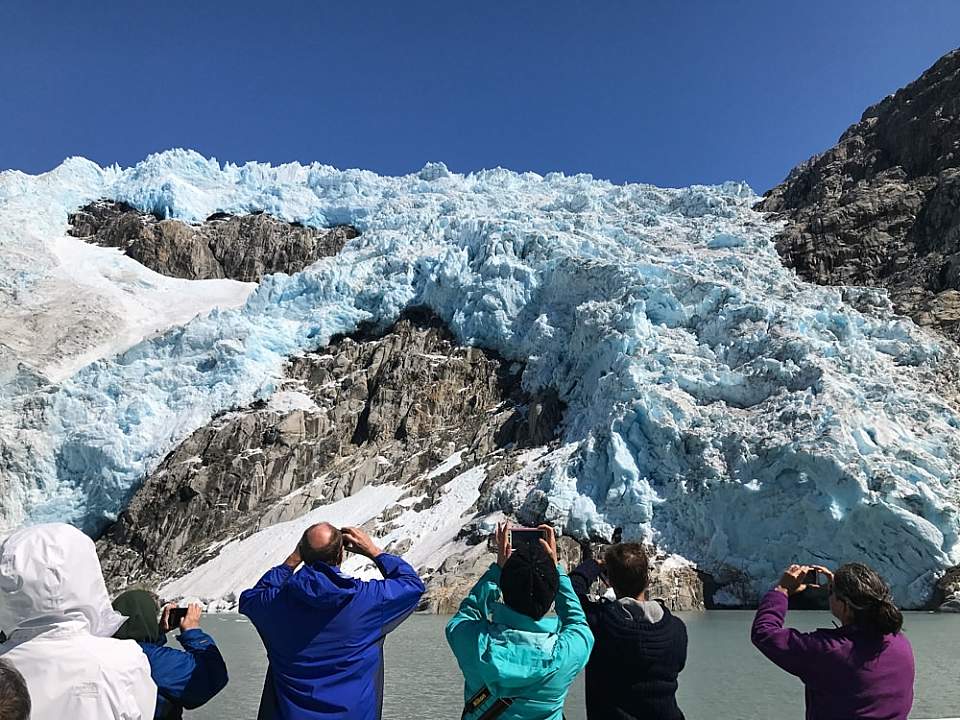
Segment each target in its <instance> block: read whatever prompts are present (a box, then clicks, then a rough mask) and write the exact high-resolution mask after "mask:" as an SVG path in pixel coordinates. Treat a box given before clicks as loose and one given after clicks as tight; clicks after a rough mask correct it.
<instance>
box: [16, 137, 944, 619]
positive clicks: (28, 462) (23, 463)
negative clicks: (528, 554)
mask: <svg viewBox="0 0 960 720" xmlns="http://www.w3.org/2000/svg"><path fill="white" fill-rule="evenodd" d="M98 197H109V198H112V199H116V200H122V201H126V202H128V203H130V204H131V205H133V206H135V207H137V208H139V209H141V210H144V211H148V212H154V213H157V214H160V215H162V216H165V217H175V218H178V219H182V220H185V221H189V222H199V221H202V220H203V219H204V218H206V217H208V216H209V215H211V214H213V213H215V212H230V213H243V212H252V211H261V210H262V211H266V212H269V213H272V214H274V215H276V216H278V217H280V218H282V219H285V220H289V221H298V222H302V223H304V224H307V225H313V226H318V227H320V226H329V225H333V224H351V225H353V226H355V227H357V228H358V229H359V230H360V231H361V235H360V236H359V237H358V238H356V239H354V240H352V241H351V242H350V243H348V245H347V246H346V247H345V248H344V250H343V251H342V252H341V253H340V254H339V255H338V256H336V257H333V258H325V259H323V260H321V261H319V262H318V263H316V264H314V265H313V266H311V267H309V268H307V269H306V270H304V271H303V272H300V273H297V274H295V275H292V276H287V275H273V276H268V277H267V278H265V279H264V281H263V282H262V283H261V284H260V285H259V286H258V287H256V288H255V289H253V288H252V287H245V288H239V287H232V288H228V287H224V288H221V291H220V292H221V297H219V299H208V301H207V305H206V306H204V305H203V303H202V302H200V301H199V300H197V301H196V302H192V303H187V304H186V306H185V308H184V310H183V312H182V313H181V314H180V315H178V316H176V317H173V316H171V317H167V318H165V319H164V320H163V322H162V323H159V325H161V326H160V327H157V328H155V330H156V332H154V333H153V334H150V333H147V332H143V329H144V328H142V327H139V326H138V327H136V328H129V327H127V328H124V329H123V330H122V331H119V330H115V329H111V328H109V327H108V328H106V329H105V328H103V327H100V324H99V323H98V322H96V321H95V319H96V318H98V317H99V318H108V317H109V318H111V322H122V321H123V317H122V316H123V313H117V312H116V311H115V310H112V311H111V308H109V307H105V304H107V305H109V303H105V301H104V300H103V298H104V297H105V296H104V295H102V294H101V295H100V296H97V295H96V293H93V294H89V303H88V304H87V305H82V306H81V310H80V311H79V312H80V314H81V315H84V316H85V317H87V320H86V321H85V323H84V324H83V325H82V327H78V328H77V330H76V332H72V330H71V327H72V326H71V325H70V324H69V323H66V324H64V323H63V322H60V323H59V324H57V323H53V324H52V325H47V326H44V327H53V326H55V327H56V331H57V332H58V333H61V335H62V337H63V339H64V343H59V344H58V352H59V353H60V354H54V355H50V354H49V353H47V354H44V353H40V352H35V351H34V349H33V348H32V347H31V346H30V345H29V342H27V340H28V338H26V336H25V335H23V333H21V335H22V336H18V335H17V332H20V331H19V330H18V329H17V327H16V326H15V325H14V323H7V325H6V327H5V328H4V333H5V336H6V335H7V333H8V329H9V333H10V337H12V338H14V339H15V340H17V342H12V341H8V340H7V338H6V337H5V338H4V340H3V341H0V381H2V389H0V411H2V415H3V417H2V420H0V458H3V461H2V466H0V474H2V475H0V489H2V490H3V495H2V498H3V499H2V507H0V530H2V529H3V528H7V529H9V528H12V527H16V526H19V525H21V524H23V523H28V522H39V521H46V520H54V519H56V520H66V521H69V522H73V523H75V524H77V525H79V526H81V527H83V528H84V529H86V530H87V531H89V532H91V533H96V532H97V531H98V530H99V529H100V528H102V527H103V526H104V524H106V523H107V522H109V521H110V520H111V519H113V518H115V517H116V514H117V513H118V512H119V511H120V510H121V509H122V508H123V506H124V504H125V502H126V501H127V500H128V499H129V497H130V495H131V494H132V493H133V492H134V491H135V489H136V487H137V485H138V483H139V482H140V480H141V478H142V477H143V476H144V474H145V473H148V472H150V471H151V469H153V468H154V467H155V466H156V465H157V463H158V462H159V461H160V460H161V459H162V457H163V456H164V455H165V454H166V453H167V452H168V451H169V450H170V449H172V448H173V447H174V446H175V445H176V444H177V443H178V442H180V441H181V440H182V439H183V438H185V437H186V436H187V435H188V434H189V433H190V432H192V431H193V430H195V429H196V428H198V427H200V426H201V425H202V424H204V423H205V422H207V421H208V420H209V419H210V418H211V417H212V416H214V415H215V414H217V413H220V412H223V411H225V410H228V409H230V408H233V407H237V406H242V405H245V404H248V403H250V402H251V401H253V400H254V399H257V398H268V397H269V396H270V395H271V394H272V392H273V391H274V389H275V388H276V387H277V382H278V379H279V377H280V374H281V369H282V366H283V362H284V360H285V358H287V357H289V356H290V355H292V354H294V353H297V352H301V351H304V350H312V349H316V348H319V347H322V346H324V345H325V344H327V343H328V342H329V341H330V339H331V338H332V337H333V336H335V335H337V334H340V333H349V332H352V331H354V330H355V329H356V328H357V327H358V325H359V324H360V323H361V322H369V323H374V324H375V325H377V326H380V327H385V326H387V325H389V324H390V323H391V322H393V321H394V320H395V319H396V318H397V317H398V315H399V314H400V313H401V311H402V310H403V309H404V308H406V307H409V306H412V305H423V306H428V307H429V308H431V309H432V310H433V311H434V312H435V313H436V314H437V315H439V316H440V317H441V318H443V319H444V320H445V321H446V322H447V323H448V325H449V326H450V328H451V329H452V330H453V332H454V333H455V334H456V336H457V337H458V339H459V340H460V341H461V342H463V343H467V344H473V345H479V346H482V347H485V348H488V349H491V350H495V351H496V352H498V353H500V354H501V355H502V356H504V357H506V358H511V359H516V360H519V361H523V362H525V364H526V365H525V370H524V375H523V383H524V387H525V388H526V389H528V390H530V391H531V392H533V391H536V390H538V389H543V388H554V389H555V390H556V391H557V392H558V393H559V395H560V397H561V398H562V399H563V401H564V402H565V403H566V406H567V410H566V413H565V416H564V424H563V433H562V441H563V447H562V448H561V450H560V451H558V452H555V453H552V454H550V455H548V456H547V457H546V460H545V459H544V458H541V459H540V460H539V461H538V462H539V463H540V465H542V467H541V468H540V469H538V471H537V473H535V474H531V473H521V474H520V475H518V476H516V477H511V478H507V479H505V480H504V481H502V483H501V486H500V487H499V488H498V490H497V493H498V496H497V501H498V502H499V503H500V504H501V505H504V504H505V505H506V506H509V507H511V508H513V509H514V510H515V511H517V512H519V513H520V514H521V515H523V514H524V513H527V514H536V515H538V516H539V517H544V518H545V519H547V520H549V521H550V522H553V523H555V524H556V525H558V526H559V527H561V528H563V531H564V532H567V533H572V534H576V535H580V536H584V535H591V534H592V535H601V536H609V534H610V533H611V531H612V529H613V528H614V527H616V526H621V527H623V528H624V530H625V533H624V534H625V536H626V537H643V538H645V539H647V540H650V541H652V542H655V543H657V544H658V545H659V546H660V547H662V548H664V549H666V550H667V551H669V552H671V553H676V554H678V555H681V556H683V557H686V558H689V559H690V560H692V561H694V562H696V563H697V564H698V565H699V566H700V567H701V568H703V569H704V570H706V571H708V572H711V573H714V574H716V575H717V576H719V577H731V578H735V577H742V578H744V579H745V582H746V583H747V584H748V585H750V586H751V587H752V588H753V591H754V592H756V591H759V590H760V589H761V588H762V587H764V586H765V585H766V584H768V583H769V582H771V581H772V580H773V579H774V578H775V577H776V575H777V573H778V572H779V570H780V569H781V568H782V567H783V566H784V565H786V564H788V563H790V562H794V561H805V560H809V561H818V562H822V563H824V564H828V565H833V564H838V563H841V562H844V561H849V560H854V559H857V560H862V561H865V562H868V563H870V564H872V565H874V566H876V567H877V568H879V569H880V570H881V572H883V573H884V574H885V576H886V577H887V578H888V579H889V580H890V582H891V584H892V586H893V588H894V590H895V593H896V596H897V599H898V601H900V602H901V603H904V604H905V605H908V606H910V605H912V606H918V605H921V604H922V603H924V602H925V601H926V600H927V598H928V597H929V594H930V591H931V588H932V585H933V582H934V580H935V578H936V577H937V575H938V574H939V573H941V572H942V571H943V569H944V568H945V567H947V566H949V565H953V564H957V563H960V542H958V533H960V511H958V508H960V479H958V468H960V434H958V428H960V413H958V411H957V409H956V408H955V407H954V406H952V405H951V404H950V403H948V402H947V401H946V400H945V399H944V397H943V396H942V394H941V393H940V390H941V388H942V387H943V386H944V385H945V384H947V383H948V382H951V381H952V382H955V381H956V377H957V376H958V367H960V364H958V356H957V351H956V349H955V348H954V347H953V346H952V345H951V344H950V343H949V342H947V341H944V340H941V339H939V338H937V337H936V336H934V335H932V334H930V333H928V332H926V331H924V330H922V329H919V328H917V327H916V326H915V325H914V324H913V323H912V322H911V321H909V320H907V319H904V318H902V317H899V316H897V315H895V314H894V312H893V310H892V307H891V305H890V303H889V300H888V299H887V297H886V295H885V294H884V293H883V292H882V291H880V290H876V289H871V288H831V287H819V286H815V285H811V284H808V283H805V282H802V281H800V280H799V279H798V278H797V277H796V275H795V274H794V273H793V272H792V271H791V270H788V269H786V268H784V266H783V265H782V263H781V261H780V258H779V256H778V255H777V252H776V249H775V247H774V246H773V243H772V242H771V238H772V236H773V235H774V233H775V232H776V231H777V228H778V226H777V225H776V224H775V223H772V222H768V221H767V220H765V218H764V217H763V216H762V215H761V214H759V213H757V212H755V211H753V210H752V209H751V206H752V205H753V204H754V203H755V202H756V200H757V198H756V196H755V195H754V193H753V192H752V191H751V189H750V188H749V187H747V186H746V185H745V184H743V183H736V182H730V183H725V184H723V185H719V186H692V187H688V188H679V189H664V188H657V187H653V186H650V185H642V184H627V185H615V184H611V183H609V182H606V181H602V180H597V179H595V178H593V177H591V176H589V175H575V176H565V175H563V174H559V173H552V174H548V175H545V176H541V175H538V174H535V173H515V172H511V171H508V170H503V169H495V170H486V171H481V172H476V173H471V174H467V175H461V174H457V173H453V172H450V171H449V170H448V169H447V168H446V167H445V166H444V165H443V164H441V163H432V164H428V165H427V166H425V167H424V168H423V169H422V170H420V171H419V172H417V173H413V174H410V175H406V176H402V177H383V176H379V175H377V174H375V173H372V172H368V171H363V170H345V171H341V170H337V169H335V168H332V167H329V166H325V165H320V164H312V165H307V166H302V165H300V164H287V165H280V166H277V167H273V166H270V165H266V164H262V163H248V164H246V165H242V166H238V165H232V164H226V165H221V164H220V163H218V162H217V161H216V160H213V159H207V158H204V157H203V156H201V155H199V154H197V153H195V152H192V151H186V150H172V151H167V152H164V153H160V154H157V155H152V156H150V157H149V158H147V159H146V160H145V161H143V162H141V163H139V164H138V165H136V166H134V167H132V168H127V169H122V168H119V167H109V168H100V167H98V166H97V165H95V164H94V163H92V162H90V161H87V160H83V159H80V158H73V159H70V160H67V161H66V162H64V164H63V165H61V166H60V167H59V168H57V169H55V170H53V171H51V172H50V173H46V174H44V175H39V176H28V175H24V174H23V173H17V172H5V173H2V174H0V302H2V303H3V309H4V313H3V315H4V316H5V317H8V318H9V317H13V316H14V315H15V313H14V309H15V308H16V307H18V306H19V305H25V306H27V307H42V308H44V309H45V311H46V312H48V314H49V316H50V317H51V318H54V319H56V318H59V317H61V316H63V317H73V316H76V315H77V312H78V311H77V310H76V307H72V308H71V307H68V303H66V302H65V301H59V304H58V302H54V301H53V300H50V297H51V293H52V290H51V287H53V286H55V285H56V282H53V281H52V280H51V277H53V276H54V275H55V272H54V271H53V270H52V268H55V267H56V266H57V264H56V262H55V260H56V255H57V253H58V252H59V253H61V255H62V254H63V253H64V252H66V251H65V250H64V244H65V243H80V241H78V240H75V239H73V238H67V237H66V236H65V234H66V221H67V214H68V213H70V212H72V211H74V210H75V209H76V208H77V207H79V206H80V205H82V204H83V203H85V202H89V201H91V200H94V199H96V198H98ZM88 252H89V253H91V254H94V255H96V257H97V260H96V262H100V263H102V264H103V263H106V264H108V265H109V264H110V263H118V264H122V263H123V262H124V261H126V260H128V259H127V258H121V257H120V256H119V255H118V253H117V252H116V251H113V250H110V249H105V248H91V249H90V250H89V251H88ZM107 253H112V254H111V255H109V256H108V255H107ZM68 256H69V257H75V256H76V255H75V253H74V254H70V253H68ZM43 258H47V259H48V260H49V259H50V258H54V260H50V261H49V262H47V261H45V260H44V259H43ZM88 261H89V262H91V263H92V262H94V259H93V258H92V255H91V258H90V259H89V260H88ZM130 262H132V261H130ZM60 266H61V267H62V262H61V265H60ZM78 272H81V273H82V272H83V270H82V268H81V270H80V271H78ZM131 272H133V270H130V269H129V268H126V269H125V270H124V273H125V274H124V277H127V276H129V273H131ZM137 277H138V279H137V281H136V282H135V283H132V284H131V289H130V292H129V293H127V295H129V296H132V297H138V298H139V297H140V295H139V294H138V293H140V292H141V290H140V289H139V288H140V286H141V285H142V284H143V283H144V282H146V281H145V280H144V279H143V278H142V277H140V276H137ZM151 282H154V283H160V282H161V281H160V280H159V279H154V280H152V281H151ZM177 282H180V283H184V285H182V286H179V287H180V288H181V289H180V290H179V291H178V290H177V289H175V288H174V287H173V286H171V287H170V288H168V289H167V290H168V291H163V289H161V295H164V294H165V295H166V296H168V297H172V296H174V295H175V294H176V293H177V292H187V287H188V286H190V285H189V284H190V283H196V282H211V281H177ZM227 282H229V281H227ZM147 284H149V283H147ZM190 287H193V286H190ZM104 292H106V291H104ZM190 292H194V291H190ZM205 292H206V291H205ZM210 292H213V290H212V287H211V288H210ZM214 294H215V293H214ZM212 297H213V296H212V295H211V296H208V298H212ZM851 300H854V301H855V302H851ZM241 303H242V304H241ZM854 306H856V307H854ZM211 308H213V309H211ZM857 308H859V309H857ZM8 311H9V312H8ZM69 312H72V313H74V315H73V316H69V315H66V313H69ZM97 313H100V314H99V315H98V314H97ZM111 313H112V314H111ZM194 313H199V314H196V316H195V317H193V314H194ZM183 315H188V316H187V317H184V316H183ZM90 318H93V319H94V321H91V320H90ZM118 318H119V320H118ZM108 324H109V323H108ZM85 333H86V335H89V337H87V338H86V339H84V337H85V336H84V334H85ZM141 337H142V338H143V339H141ZM67 340H70V341H72V342H73V343H74V344H75V345H76V348H75V349H71V348H72V346H70V345H69V343H67V342H66V341H67Z"/></svg>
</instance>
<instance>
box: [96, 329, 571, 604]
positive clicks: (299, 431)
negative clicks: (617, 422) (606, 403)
mask: <svg viewBox="0 0 960 720" xmlns="http://www.w3.org/2000/svg"><path fill="white" fill-rule="evenodd" d="M522 369H523V366H522V365H521V364H518V363H511V362H509V361H504V360H503V359H501V358H499V357H496V356H494V355H491V354H488V353H485V352H484V351H482V350H480V349H477V348H472V347H463V346H459V345H456V344H455V343H454V341H453V337H452V335H451V334H450V332H449V331H448V330H447V328H446V327H445V326H444V325H443V324H442V323H441V322H440V321H439V320H438V319H437V318H436V317H434V316H432V315H430V314H429V313H426V312H423V311H411V312H408V313H406V314H405V316H404V317H402V318H401V319H400V320H399V321H398V322H397V323H396V324H395V325H394V326H393V327H392V328H390V330H389V331H388V332H387V333H386V334H382V335H379V336H374V335H371V334H370V333H368V332H365V331H361V332H358V333H357V334H355V335H354V336H351V337H340V338H335V339H334V340H333V341H332V342H331V344H330V346H328V347H327V348H324V349H323V350H322V351H319V352H317V353H313V354H309V355H304V356H302V357H296V358H293V359H292V360H291V361H290V364H289V367H288V369H287V378H288V379H287V382H286V385H285V386H284V389H285V390H287V391H288V396H290V391H296V395H295V396H294V397H296V398H298V399H299V404H298V405H297V406H296V407H290V406H286V407H284V406H278V405H276V404H275V403H274V400H275V399H276V398H274V400H271V403H262V402H261V403H258V404H255V405H254V406H252V407H248V408H245V409H242V410H238V411H235V412H230V413H227V414H225V415H223V416H221V417H218V418H216V419H214V420H213V421H212V422H211V423H210V424H208V425H207V426H206V427H204V428H201V429H200V430H198V431H196V432H195V433H194V434H193V435H191V436H190V437H189V438H188V439H187V440H185V441H184V442H183V443H182V444H181V445H180V446H179V447H178V448H177V449H176V450H174V451H173V452H172V453H171V454H170V455H169V456H168V457H167V458H166V459H165V460H164V461H163V463H162V464H161V465H160V467H159V468H158V469H157V470H156V471H155V472H154V473H153V474H152V475H151V476H150V477H148V478H147V479H146V482H145V483H144V485H143V487H142V488H141V489H140V490H139V491H138V492H137V493H136V495H135V496H134V498H133V499H132V501H131V502H130V504H129V506H128V507H127V509H126V510H125V511H124V512H123V514H122V515H121V516H120V518H119V520H118V521H117V522H116V523H115V524H114V525H113V526H112V527H111V528H110V529H109V530H108V531H107V533H106V535H105V536H104V537H102V538H101V539H100V540H99V542H98V550H99V552H100V557H101V561H102V564H103V568H104V573H105V575H106V576H107V578H108V584H109V585H110V587H111V588H113V589H121V588H123V587H126V586H128V585H130V584H131V583H138V584H145V585H147V586H156V585H158V584H159V583H160V582H161V581H167V580H170V579H172V578H174V577H176V576H177V575H178V574H182V573H185V572H187V571H189V570H190V569H192V568H193V567H196V566H197V565H199V564H200V563H202V562H203V561H205V560H207V559H209V557H212V556H214V555H215V554H216V552H217V549H216V548H217V547H218V546H217V545H216V543H218V542H222V541H225V540H228V539H234V538H240V537H244V536H246V535H248V534H250V533H251V532H254V531H256V530H257V529H260V528H262V527H267V526H269V525H273V524H275V523H277V522H282V521H284V520H289V519H292V518H296V517H299V516H301V515H303V514H304V513H306V512H308V511H310V510H312V509H313V508H314V507H317V506H320V505H323V504H326V503H329V502H333V501H336V500H339V499H341V498H343V497H346V496H349V495H352V494H353V493H355V492H357V491H358V490H360V489H361V488H362V487H364V486H365V485H369V484H380V483H386V482H390V483H397V484H402V485H405V486H407V487H408V488H409V494H410V496H414V495H415V496H421V495H423V496H425V497H424V499H422V500H420V501H419V502H420V503H421V504H423V503H425V504H426V505H425V506H427V507H429V506H431V505H432V504H433V503H434V502H436V501H437V500H438V499H439V497H440V493H441V492H442V488H443V486H444V484H445V483H446V482H448V481H449V480H450V479H452V478H453V477H454V476H456V475H458V474H459V473H461V472H463V471H464V469H465V468H469V467H472V466H475V465H477V464H480V462H481V460H482V462H483V464H484V466H485V468H486V472H487V479H488V480H489V481H491V482H492V481H494V480H495V479H496V478H499V477H503V476H504V475H505V474H507V473H509V472H512V471H513V470H514V469H515V466H516V462H515V458H516V457H517V455H519V453H520V452H521V450H522V449H523V448H528V447H530V446H531V444H532V443H533V442H537V443H540V442H550V441H551V440H552V439H553V438H554V437H555V435H556V433H557V428H558V424H559V421H560V418H561V417H562V411H563V407H562V404H560V403H559V400H556V399H555V398H554V399H553V400H550V399H538V398H531V397H529V396H528V395H526V394H524V393H523V391H522V390H521V389H520V373H521V371H522ZM540 406H542V407H541V410H539V411H536V412H533V411H531V408H537V407H540ZM543 408H547V409H546V410H544V409H543ZM457 449H462V456H461V464H460V466H459V467H458V468H457V469H455V470H451V471H449V472H447V473H443V474H440V475H438V476H435V477H429V478H428V477H427V476H426V475H425V473H426V471H427V470H430V469H431V468H435V467H436V466H437V465H438V464H439V463H441V462H442V461H443V460H444V459H445V458H446V457H448V456H449V455H450V454H452V453H453V452H454V451H455V450H457ZM294 491H297V492H294ZM380 520H381V521H382V522H381V523H379V525H380V527H383V525H384V524H386V523H389V520H390V518H389V517H383V518H380ZM211 547H212V548H213V549H211ZM398 550H399V551H401V552H402V549H398ZM458 602H459V600H458Z"/></svg>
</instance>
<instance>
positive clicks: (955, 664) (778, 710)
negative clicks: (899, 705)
mask: <svg viewBox="0 0 960 720" xmlns="http://www.w3.org/2000/svg"><path fill="white" fill-rule="evenodd" d="M680 615H681V617H682V618H683V620H684V622H685V623H686V624H687V629H688V633H689V638H690V647H689V653H688V659H687V667H686V669H685V670H684V671H683V673H682V674H681V675H680V690H679V693H678V698H679V702H680V707H681V708H682V709H683V711H684V713H685V714H686V716H687V718H688V720H699V719H700V718H709V719H711V720H713V719H716V720H727V719H729V720H761V719H762V720H770V719H771V718H776V719H777V720H802V718H803V716H804V711H803V685H802V684H801V683H800V681H799V680H797V679H796V678H794V677H792V676H790V675H787V674H786V673H784V672H782V671H780V670H779V669H777V668H776V667H774V666H773V665H772V664H771V663H769V662H768V661H767V660H766V659H765V658H763V657H762V656H761V655H760V653H758V652H757V651H756V650H755V649H754V647H753V646H752V645H751V644H750V638H749V633H750V622H751V621H752V619H753V613H752V612H746V611H709V612H704V613H681V614H680ZM787 619H788V622H789V623H790V625H791V626H792V627H796V628H799V629H801V630H812V629H814V628H817V627H831V623H830V620H831V618H830V616H829V615H828V614H827V613H820V612H791V613H790V615H788V618H787ZM446 621H447V618H446V617H438V616H436V615H413V616H411V617H410V618H409V619H408V620H407V621H406V622H405V623H404V624H403V625H401V626H400V628H398V629H397V630H396V631H395V632H393V633H392V634H391V635H389V636H388V638H387V641H386V646H385V653H386V661H387V667H386V679H385V690H384V693H385V698H384V710H383V717H384V720H451V719H453V718H459V717H460V710H461V708H462V707H463V705H462V692H463V689H462V684H461V682H462V681H461V677H460V672H459V670H458V668H457V665H456V661H455V660H454V658H453V655H452V654H451V652H450V649H449V648H448V647H447V643H446V641H445V640H444V637H443V627H444V624H445V623H446ZM203 626H204V628H205V629H206V630H207V631H208V632H210V634H211V635H213V636H214V638H215V639H216V641H217V643H218V644H219V646H220V648H221V650H222V652H223V654H224V656H225V657H226V660H227V665H228V667H229V670H230V685H229V686H228V687H227V689H226V690H224V691H223V692H222V693H221V694H220V695H219V696H218V697H216V698H215V699H214V700H212V701H211V702H210V703H208V704H207V705H206V706H205V707H203V708H200V709H198V710H195V711H193V712H187V713H185V717H188V718H195V719H197V720H201V719H202V720H245V719H246V718H249V719H250V720H253V719H254V718H256V716H257V705H258V703H259V700H260V691H261V689H262V687H263V674H264V670H265V667H266V655H265V653H264V650H263V647H262V645H261V643H260V639H259V637H258V636H257V634H256V631H255V630H254V629H253V626H252V625H251V624H250V623H249V622H247V621H246V619H245V618H242V617H240V616H238V615H211V616H206V617H204V619H203ZM905 628H906V631H907V635H908V637H909V638H910V642H911V643H912V644H913V649H914V655H915V656H916V663H917V682H916V687H915V690H916V701H915V703H914V707H913V714H912V717H913V718H948V717H960V617H958V616H956V615H954V616H950V615H935V614H932V613H908V614H907V615H906V623H905ZM174 646H176V643H174ZM566 716H567V719H568V720H584V718H585V717H586V715H585V713H584V709H583V676H582V674H581V676H580V677H579V678H578V679H577V681H576V682H575V683H574V685H573V687H572V688H571V690H570V694H569V695H568V696H567V708H566Z"/></svg>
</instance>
